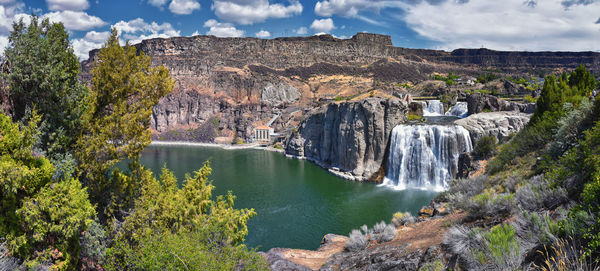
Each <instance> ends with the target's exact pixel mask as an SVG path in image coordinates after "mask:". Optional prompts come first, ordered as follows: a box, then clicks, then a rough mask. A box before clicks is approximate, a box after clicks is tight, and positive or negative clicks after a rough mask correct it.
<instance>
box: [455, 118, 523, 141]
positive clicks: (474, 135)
mask: <svg viewBox="0 0 600 271" xmlns="http://www.w3.org/2000/svg"><path fill="white" fill-rule="evenodd" d="M530 118H531V114H525V113H521V112H517V111H511V112H489V113H479V114H475V115H470V116H468V117H466V118H464V119H460V120H456V121H455V122H454V124H456V125H460V126H462V127H464V128H465V129H467V131H469V134H470V135H471V141H472V142H473V145H475V143H476V142H477V140H479V139H480V138H481V137H483V136H494V137H496V138H497V139H498V142H500V141H501V140H502V139H503V138H505V137H507V136H509V135H510V134H512V133H517V132H519V131H520V130H521V129H523V127H525V125H527V123H528V122H529V119H530Z"/></svg>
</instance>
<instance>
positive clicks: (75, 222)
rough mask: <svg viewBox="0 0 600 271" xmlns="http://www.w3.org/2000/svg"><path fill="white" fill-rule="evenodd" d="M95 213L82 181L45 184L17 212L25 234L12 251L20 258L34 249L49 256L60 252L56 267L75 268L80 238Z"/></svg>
mask: <svg viewBox="0 0 600 271" xmlns="http://www.w3.org/2000/svg"><path fill="white" fill-rule="evenodd" d="M94 212H95V211H94V208H93V207H92V205H91V204H90V202H89V200H88V195H87V192H86V190H85V188H82V187H81V183H79V181H77V180H75V179H68V180H64V181H61V182H58V183H52V184H46V186H44V187H43V188H42V189H41V190H40V192H39V193H37V194H36V195H35V196H33V197H31V198H26V199H25V200H24V201H23V207H21V208H20V209H19V210H17V215H18V216H19V220H20V221H21V222H22V223H23V226H22V229H23V234H22V235H21V236H18V237H17V238H16V239H15V242H14V243H13V244H14V246H13V248H12V249H13V251H17V252H19V254H20V255H21V256H28V255H31V254H33V252H34V250H35V251H36V252H38V253H39V251H42V252H47V254H50V253H51V252H52V250H53V249H58V250H59V251H60V253H59V254H58V255H61V256H60V257H56V256H55V258H59V259H61V260H62V261H61V260H58V259H54V260H55V264H56V265H57V266H61V265H62V266H65V267H66V266H71V267H73V266H74V265H75V264H76V263H77V258H78V253H79V236H80V235H81V232H82V231H84V230H85V229H86V228H87V226H88V225H89V224H91V222H92V220H91V219H90V218H91V217H92V216H93V215H94ZM43 254H46V253H42V255H43ZM55 254H56V253H55ZM37 260H42V259H37ZM43 260H49V259H43Z"/></svg>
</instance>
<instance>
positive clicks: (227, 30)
mask: <svg viewBox="0 0 600 271" xmlns="http://www.w3.org/2000/svg"><path fill="white" fill-rule="evenodd" d="M204 27H208V28H209V30H208V32H206V35H213V36H217V37H241V36H243V35H244V30H239V29H237V28H235V26H233V25H232V24H230V23H220V22H217V20H213V19H211V20H208V21H206V22H205V23H204Z"/></svg>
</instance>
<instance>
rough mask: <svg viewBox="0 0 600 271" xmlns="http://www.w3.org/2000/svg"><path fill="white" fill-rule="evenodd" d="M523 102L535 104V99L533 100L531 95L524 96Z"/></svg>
mask: <svg viewBox="0 0 600 271" xmlns="http://www.w3.org/2000/svg"><path fill="white" fill-rule="evenodd" d="M523 101H524V102H526V103H535V102H537V99H536V98H533V96H531V95H525V96H523Z"/></svg>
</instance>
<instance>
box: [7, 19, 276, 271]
mask: <svg viewBox="0 0 600 271" xmlns="http://www.w3.org/2000/svg"><path fill="white" fill-rule="evenodd" d="M13 27H14V30H13V31H12V33H11V38H10V43H9V45H8V48H7V49H6V51H5V54H4V58H3V61H4V62H3V67H4V69H3V70H2V72H3V73H2V79H3V80H2V83H3V84H2V94H3V95H2V97H3V104H2V108H3V109H4V110H5V112H3V113H2V112H0V195H1V196H0V269H2V270H5V269H7V270H12V269H38V268H41V269H48V268H50V269H53V270H54V269H55V270H73V269H76V268H77V269H94V270H95V269H105V270H130V269H133V270H157V269H169V270H173V269H177V270H179V269H181V270H183V269H188V270H189V269H193V270H232V269H251V270H256V269H265V268H266V266H265V263H264V260H263V259H262V257H261V256H259V255H258V254H257V253H255V252H253V251H251V250H248V249H247V248H246V247H245V245H244V244H243V241H244V237H245V236H246V234H247V232H248V230H247V227H246V223H247V221H248V219H250V218H251V217H252V216H253V215H254V214H255V213H254V211H253V210H251V209H241V210H240V209H235V208H234V199H235V196H233V195H232V194H231V193H229V194H227V195H224V196H218V197H216V198H215V197H213V195H212V190H213V188H214V187H213V186H212V184H211V182H210V181H209V180H208V175H209V174H210V167H209V165H208V164H205V165H204V166H203V167H202V168H201V169H199V170H198V171H197V172H195V173H194V175H193V176H187V177H186V179H185V180H184V181H183V184H182V185H181V187H179V186H178V182H177V180H176V179H175V177H174V175H173V174H172V173H171V172H170V171H169V170H168V169H166V168H165V169H164V170H163V172H162V174H161V175H160V177H159V179H157V178H155V177H154V175H153V173H152V172H151V171H150V170H148V169H146V168H144V167H143V166H141V165H140V163H139V156H140V151H141V150H143V149H144V148H145V147H146V146H147V145H148V144H149V143H150V133H149V131H148V128H149V125H150V118H149V117H150V114H151V111H152V107H153V106H154V105H156V104H157V103H158V99H159V98H161V97H162V96H164V95H165V94H167V93H169V92H170V91H171V89H172V87H173V81H172V80H171V78H170V76H169V72H168V70H167V69H166V68H164V67H162V66H158V67H152V66H150V59H149V57H148V56H145V55H144V54H143V53H141V54H139V55H138V52H137V50H136V49H135V48H134V47H133V46H130V45H129V44H126V45H125V46H124V47H122V46H120V43H119V37H118V35H117V32H116V30H113V31H112V34H111V36H110V38H109V39H108V40H107V41H106V43H105V44H104V46H103V48H102V49H101V50H100V52H99V58H98V59H97V61H96V62H95V64H94V68H93V70H92V75H93V80H92V84H91V87H90V88H87V87H86V86H84V85H82V84H81V83H80V82H79V81H78V75H79V64H78V63H77V59H76V57H75V55H74V54H73V50H72V48H71V47H70V46H69V43H68V34H67V33H66V31H65V30H64V26H63V25H62V24H56V23H50V22H49V21H48V19H45V20H43V21H41V22H40V21H39V19H38V18H35V17H34V18H33V19H32V22H31V24H29V26H27V27H25V23H23V22H22V21H21V22H18V23H15V24H14V26H13ZM120 162H121V163H124V164H125V163H126V165H127V170H121V169H119V168H118V167H116V165H117V163H120Z"/></svg>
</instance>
